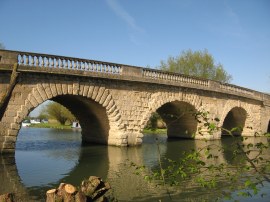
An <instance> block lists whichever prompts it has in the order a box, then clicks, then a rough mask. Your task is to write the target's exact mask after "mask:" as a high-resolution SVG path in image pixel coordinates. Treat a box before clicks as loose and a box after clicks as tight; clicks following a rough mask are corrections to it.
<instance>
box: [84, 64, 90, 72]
mask: <svg viewBox="0 0 270 202" xmlns="http://www.w3.org/2000/svg"><path fill="white" fill-rule="evenodd" d="M85 71H89V65H88V62H85Z"/></svg>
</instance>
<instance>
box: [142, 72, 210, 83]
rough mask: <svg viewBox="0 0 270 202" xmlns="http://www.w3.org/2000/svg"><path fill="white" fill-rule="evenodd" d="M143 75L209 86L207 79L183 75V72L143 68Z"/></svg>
mask: <svg viewBox="0 0 270 202" xmlns="http://www.w3.org/2000/svg"><path fill="white" fill-rule="evenodd" d="M143 76H144V77H146V78H150V79H156V80H167V81H174V82H179V83H188V84H195V85H202V86H209V80H207V79H200V78H195V77H191V76H185V75H183V74H176V73H171V72H163V71H160V70H153V69H146V68H145V69H143Z"/></svg>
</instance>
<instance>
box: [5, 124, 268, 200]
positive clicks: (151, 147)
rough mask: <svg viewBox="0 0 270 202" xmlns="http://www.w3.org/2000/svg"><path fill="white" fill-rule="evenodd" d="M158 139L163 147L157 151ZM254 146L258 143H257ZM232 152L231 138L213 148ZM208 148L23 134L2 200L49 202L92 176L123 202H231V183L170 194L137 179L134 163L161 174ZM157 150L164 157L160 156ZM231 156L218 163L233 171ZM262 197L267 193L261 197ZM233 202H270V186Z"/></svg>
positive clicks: (10, 159)
mask: <svg viewBox="0 0 270 202" xmlns="http://www.w3.org/2000/svg"><path fill="white" fill-rule="evenodd" d="M156 138H158V142H159V144H158V145H157V142H156ZM252 141H255V140H252ZM212 143H214V144H216V145H219V146H222V147H228V148H230V145H231V143H232V138H223V139H222V140H215V141H211V144H212ZM205 144H206V143H205V142H204V141H201V140H187V139H175V140H167V137H166V135H154V134H148V135H145V136H144V138H143V144H142V146H139V147H128V148H119V147H113V146H103V145H87V146H85V145H84V146H81V134H80V131H79V130H58V129H46V128H44V129H36V128H22V129H21V130H20V132H19V135H18V138H17V142H16V152H15V157H14V156H6V155H3V156H1V161H0V183H1V186H0V194H1V193H6V192H16V193H17V194H18V195H20V198H21V199H22V201H45V195H46V191H47V190H48V189H52V188H56V187H58V185H59V184H60V183H61V182H66V183H71V184H73V185H76V186H78V185H79V184H80V182H81V181H82V180H83V179H85V178H88V177H89V176H91V175H95V176H100V177H101V178H102V179H104V180H105V181H108V182H110V184H111V186H112V187H113V190H114V194H115V196H116V198H117V199H118V200H119V201H145V202H148V201H159V200H161V201H203V200H205V201H216V199H220V201H230V200H226V199H225V198H222V197H223V195H222V193H223V191H224V189H226V186H228V185H227V184H226V182H220V186H217V188H215V189H206V188H202V187H200V186H196V185H194V184H193V183H191V182H190V181H185V182H184V183H183V185H180V186H178V187H176V188H175V187H173V188H171V187H169V193H170V196H169V195H168V191H167V190H166V189H165V188H164V187H162V186H156V184H155V183H148V182H147V181H145V180H144V179H143V177H142V175H140V174H139V175H136V174H135V172H134V169H133V168H132V167H130V166H129V165H130V163H131V162H134V163H135V164H137V165H146V166H147V167H149V168H158V165H159V160H158V159H159V154H160V155H161V158H162V159H164V158H170V159H178V158H179V156H181V154H182V153H183V151H189V150H191V149H198V148H201V147H203V146H204V145H205ZM158 148H159V150H160V153H159V152H158ZM231 152H232V151H231V150H227V151H226V150H225V152H223V153H222V154H221V155H219V159H218V161H219V163H220V162H222V163H228V164H231V165H232V167H233V165H234V164H235V163H237V161H235V160H234V161H233V160H231V156H232V153H231ZM262 193H266V195H265V196H264V197H261V194H262ZM232 196H234V198H233V200H235V199H237V200H240V201H255V200H256V201H270V185H269V184H264V186H263V187H261V189H260V192H259V194H257V195H255V196H252V197H247V198H246V197H244V198H243V197H238V196H237V191H235V193H232Z"/></svg>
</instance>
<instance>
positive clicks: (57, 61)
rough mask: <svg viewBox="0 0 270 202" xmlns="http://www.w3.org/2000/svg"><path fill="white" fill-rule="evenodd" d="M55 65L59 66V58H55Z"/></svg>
mask: <svg viewBox="0 0 270 202" xmlns="http://www.w3.org/2000/svg"><path fill="white" fill-rule="evenodd" d="M55 67H56V68H58V67H59V59H58V58H55Z"/></svg>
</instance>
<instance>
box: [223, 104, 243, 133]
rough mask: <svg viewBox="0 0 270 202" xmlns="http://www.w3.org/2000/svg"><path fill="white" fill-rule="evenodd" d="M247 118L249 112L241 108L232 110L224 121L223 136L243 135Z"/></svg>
mask: <svg viewBox="0 0 270 202" xmlns="http://www.w3.org/2000/svg"><path fill="white" fill-rule="evenodd" d="M246 118H247V112H246V110H245V109H243V108H241V107H234V108H232V109H231V110H230V111H229V113H228V114H227V116H226V117H225V119H224V122H223V125H222V128H223V130H222V135H229V134H232V135H235V136H239V135H242V132H243V128H244V127H245V122H246Z"/></svg>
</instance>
